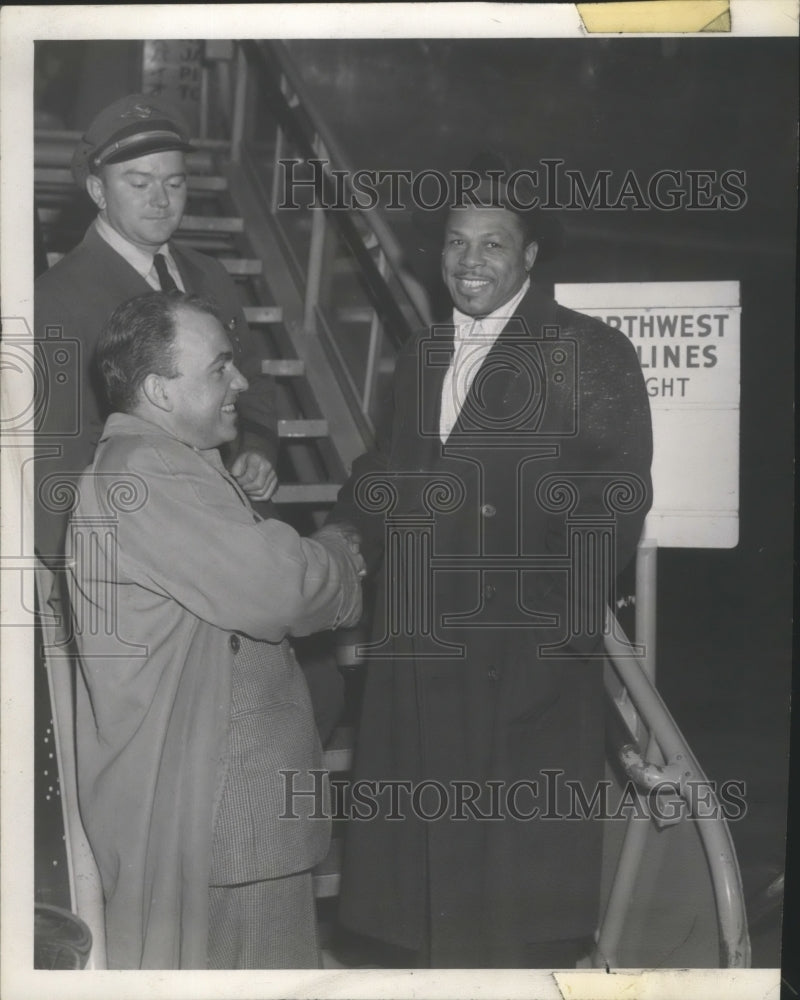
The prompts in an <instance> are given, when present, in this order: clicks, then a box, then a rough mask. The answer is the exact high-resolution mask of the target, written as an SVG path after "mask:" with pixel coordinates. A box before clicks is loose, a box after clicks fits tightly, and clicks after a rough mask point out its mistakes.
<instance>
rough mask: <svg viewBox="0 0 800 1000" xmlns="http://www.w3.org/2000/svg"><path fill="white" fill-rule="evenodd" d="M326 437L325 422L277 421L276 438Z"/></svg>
mask: <svg viewBox="0 0 800 1000" xmlns="http://www.w3.org/2000/svg"><path fill="white" fill-rule="evenodd" d="M327 436H328V421H327V420H279V421H278V437H281V438H313V437H327Z"/></svg>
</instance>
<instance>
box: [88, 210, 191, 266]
mask: <svg viewBox="0 0 800 1000" xmlns="http://www.w3.org/2000/svg"><path fill="white" fill-rule="evenodd" d="M94 225H95V229H96V230H97V235H98V236H100V237H101V238H102V239H104V240H105V241H106V243H108V245H109V246H110V247H111V249H112V250H116V252H117V253H118V254H119V255H120V257H122V258H124V259H125V260H126V261H127V262H128V263H129V264H130V265H131V267H132V268H133V269H134V271H138V273H139V274H140V275H141V276H142V277H143V278H145V279H146V278H147V275H148V274H149V273H150V272H151V271H152V270H153V257H154V256H155V254H156V253H163V254H164V256H165V257H167V258H169V259H170V260H171V259H172V255H171V254H170V252H169V244H168V243H164V244H163V245H162V246H160V247H158V249H157V250H154V251H153V253H149V252H148V251H147V250H141V249H140V248H139V247H137V246H134V244H133V243H131V242H130V240H126V239H125V237H124V236H122V235H120V233H118V232H117V230H116V229H114V227H113V226H112V225H111V224H110V223H109V222H107V221H106V220H105V219H104V218H103V217H102V215H98V216H97V218H96V219H95V220H94Z"/></svg>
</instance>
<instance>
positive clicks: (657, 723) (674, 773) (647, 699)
mask: <svg viewBox="0 0 800 1000" xmlns="http://www.w3.org/2000/svg"><path fill="white" fill-rule="evenodd" d="M612 626H613V627H612ZM618 636H623V637H624V632H623V631H622V629H621V627H620V626H619V623H618V622H617V621H616V619H615V618H614V615H613V613H612V612H611V611H609V612H608V620H607V624H606V634H605V648H606V652H607V654H608V656H609V659H610V661H611V664H612V666H613V668H614V670H615V671H616V673H617V675H618V677H619V679H620V680H621V681H622V683H623V685H624V686H625V689H626V690H627V692H628V694H629V696H630V699H631V701H632V702H633V705H634V707H635V708H636V711H637V712H638V713H639V715H640V716H641V718H642V719H643V720H644V723H645V725H646V726H647V728H648V730H649V732H650V734H651V738H652V739H653V740H655V743H656V744H657V746H658V748H659V749H660V750H661V753H662V754H663V756H664V759H665V761H666V762H667V764H666V767H665V768H660V765H654V764H650V763H648V762H647V761H643V760H642V759H641V757H640V756H639V755H638V754H635V753H631V752H628V753H627V758H628V773H629V775H630V776H631V777H632V778H633V779H634V780H637V779H639V778H641V787H642V788H644V789H645V790H648V789H649V785H650V784H651V781H650V778H651V777H652V775H653V774H654V773H656V772H658V773H663V772H666V775H667V777H668V780H669V781H670V783H673V787H674V790H675V791H676V792H677V794H679V795H680V796H681V798H682V799H683V800H684V801H685V802H686V804H687V806H688V815H689V816H691V818H693V819H697V820H698V822H697V827H698V833H699V836H700V839H701V842H702V844H703V849H704V851H705V854H706V860H707V862H708V866H709V871H710V874H711V881H712V884H713V887H714V897H715V902H716V910H717V923H718V927H719V934H720V949H721V962H722V965H723V967H727V968H749V966H750V938H749V935H748V930H747V917H746V912H745V905H744V893H743V890H742V878H741V873H740V871H739V863H738V861H737V858H736V851H735V849H734V846H733V840H732V838H731V834H730V830H729V829H728V824H727V822H726V820H725V818H724V816H723V814H722V810H721V807H720V804H719V801H718V800H717V797H716V794H715V792H714V790H713V786H712V785H711V784H710V783H709V782H708V779H707V778H706V776H705V774H704V772H703V769H702V768H701V767H700V764H699V763H698V761H697V758H696V757H695V756H694V754H693V753H692V750H691V748H690V747H689V744H688V743H687V742H686V739H685V737H684V736H683V734H682V733H681V731H680V729H679V728H678V725H677V723H676V722H675V720H674V719H673V718H672V715H671V714H670V712H669V709H668V708H667V706H666V705H665V704H664V701H663V699H662V698H661V695H660V694H659V693H658V691H657V690H656V688H655V686H654V685H653V682H652V681H651V680H650V678H649V677H648V676H647V673H646V671H645V669H644V667H643V666H642V663H641V662H640V660H639V658H638V657H637V656H636V655H634V653H633V647H632V646H631V644H630V643H629V642H628V641H627V639H619V638H617V637H618ZM701 783H702V785H703V787H704V788H705V789H707V790H708V798H707V799H706V800H705V801H706V803H708V805H709V806H710V807H711V808H710V811H711V812H712V814H713V815H711V816H702V817H698V816H696V815H695V806H696V799H695V797H694V796H692V794H691V791H690V789H691V787H692V785H693V784H694V785H695V787H697V786H698V785H699V784H701Z"/></svg>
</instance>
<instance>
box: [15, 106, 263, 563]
mask: <svg viewBox="0 0 800 1000" xmlns="http://www.w3.org/2000/svg"><path fill="white" fill-rule="evenodd" d="M190 150H191V146H190V144H189V139H188V132H187V129H186V127H185V125H184V124H183V122H182V121H181V119H180V117H179V116H178V115H177V114H176V113H175V112H174V111H173V110H172V109H171V108H170V107H169V106H168V105H167V104H166V103H164V102H163V101H162V100H160V99H157V98H154V97H151V96H146V95H144V94H131V95H129V96H128V97H123V98H121V99H120V100H118V101H115V102H114V103H113V104H111V105H110V106H109V107H107V108H105V109H104V110H103V111H101V112H100V113H99V114H98V115H97V117H96V118H95V119H94V121H93V122H92V124H91V125H90V126H89V128H88V129H87V131H86V133H85V135H83V136H82V138H81V140H80V142H79V143H78V145H77V146H76V148H75V151H74V154H73V158H72V173H73V177H74V179H75V182H76V183H77V184H78V186H79V187H81V188H83V189H84V190H85V191H86V192H87V193H88V195H89V197H90V198H91V199H92V201H93V202H94V204H95V205H96V206H97V209H98V214H97V218H96V219H95V220H94V222H93V223H92V224H91V226H89V229H88V230H87V232H86V235H85V236H84V238H83V240H82V242H81V243H80V244H79V245H78V246H77V247H75V248H74V249H73V250H72V251H70V252H69V253H68V254H67V255H66V256H65V257H64V258H63V259H62V260H60V261H59V262H58V263H57V264H55V266H54V267H52V268H51V269H50V270H49V271H46V272H45V273H44V274H42V275H41V276H40V277H39V278H38V279H37V281H36V283H35V286H34V313H35V318H34V336H35V337H36V338H38V339H40V340H49V341H50V344H49V347H52V348H54V349H56V350H58V347H59V345H58V344H57V340H58V339H60V340H62V341H63V342H64V344H63V347H64V349H65V350H66V351H67V352H68V353H69V356H70V364H69V365H68V366H65V365H60V364H56V365H54V366H53V370H52V371H48V372H46V373H45V375H46V376H47V377H49V378H50V379H52V380H53V381H51V383H50V384H49V385H48V386H47V388H46V389H45V393H46V398H44V399H43V404H44V405H43V408H42V422H41V426H40V428H39V431H40V437H39V442H40V444H41V448H40V451H39V454H38V456H37V461H36V463H35V473H36V480H37V501H38V503H37V508H36V529H35V537H36V548H37V552H38V553H39V555H40V557H41V558H42V559H43V560H44V561H45V562H48V561H49V560H52V559H53V557H58V556H59V555H60V554H61V551H62V547H63V540H64V528H65V525H66V520H67V516H68V514H69V507H68V505H65V504H64V503H62V502H60V500H61V499H63V496H64V495H65V494H64V485H63V484H64V483H70V482H73V483H74V482H75V480H76V479H77V477H78V476H79V475H80V473H81V472H82V470H83V469H84V468H85V467H86V465H88V463H89V462H90V461H91V458H92V454H93V452H94V447H95V445H96V444H97V440H98V437H99V434H100V431H101V429H102V426H103V421H104V418H105V416H106V415H107V413H106V411H105V410H104V405H103V402H102V400H101V399H100V398H99V395H98V392H97V384H96V378H95V377H94V375H93V373H92V368H91V362H92V355H93V353H94V349H95V345H96V344H97V341H98V339H99V336H100V332H101V330H102V329H103V325H104V324H105V322H106V321H107V319H108V317H109V316H110V315H111V313H112V311H113V310H114V309H115V308H116V306H118V305H120V304H121V303H122V302H125V301H126V300H127V299H130V298H132V297H134V296H136V295H141V294H142V293H144V292H147V291H149V290H151V289H155V290H165V291H169V290H171V289H178V290H179V291H185V292H189V293H194V294H198V295H202V296H203V297H204V298H207V299H209V300H211V301H212V302H213V303H214V304H215V306H216V308H217V309H218V311H219V314H220V316H221V318H222V322H223V325H224V327H225V329H226V331H227V332H228V334H229V336H230V339H231V342H232V345H233V350H234V352H235V356H236V362H237V364H238V365H239V367H240V368H241V369H242V371H243V372H244V374H245V375H246V377H247V379H248V382H249V388H248V389H247V390H246V391H245V392H243V393H242V396H241V399H240V402H239V409H240V414H241V424H240V433H239V435H238V438H237V440H236V441H234V442H232V443H231V444H230V445H229V446H228V448H227V450H226V456H225V458H226V461H227V463H228V465H229V467H230V469H231V471H232V472H233V474H234V476H235V477H236V478H237V480H238V481H239V483H240V485H241V486H242V487H243V489H244V490H245V491H246V492H247V494H248V496H250V498H251V499H252V500H254V501H263V500H267V499H268V498H269V497H270V496H271V494H272V493H273V492H274V490H275V487H276V485H277V480H276V477H275V472H274V465H275V459H276V453H277V433H276V427H277V424H276V417H275V412H274V386H273V383H272V380H271V379H269V378H268V377H266V376H264V375H262V374H261V373H260V361H261V357H262V353H263V352H262V350H261V347H260V345H259V344H258V341H257V339H256V337H255V335H254V334H253V333H252V332H251V331H250V330H249V329H248V327H247V323H246V321H245V318H244V313H243V312H242V307H241V304H240V301H239V296H238V293H237V291H236V288H235V286H234V284H233V281H232V280H231V278H230V277H229V276H228V274H227V272H226V271H225V270H224V268H223V267H222V265H221V264H220V263H219V262H218V261H216V260H214V259H213V258H212V257H208V256H206V255H205V254H201V253H197V252H196V251H194V250H192V249H191V248H188V247H179V246H177V245H176V244H175V243H174V242H172V237H173V236H174V234H175V231H176V230H177V228H178V226H179V225H180V223H181V219H182V218H183V214H184V210H185V208H186V197H187V172H186V163H185V154H186V153H187V152H189V151H190ZM64 376H66V380H67V381H66V382H64V383H63V384H60V385H56V384H55V379H56V377H58V378H62V379H63V377H64ZM76 409H77V412H73V411H75V410H76Z"/></svg>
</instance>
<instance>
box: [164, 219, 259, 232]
mask: <svg viewBox="0 0 800 1000" xmlns="http://www.w3.org/2000/svg"><path fill="white" fill-rule="evenodd" d="M178 228H179V230H180V232H182V233H185V232H187V231H190V232H195V233H243V232H244V220H243V219H239V218H237V217H236V216H221V215H184V217H183V218H182V219H181V224H180V226H179V227H178Z"/></svg>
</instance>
